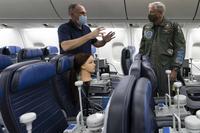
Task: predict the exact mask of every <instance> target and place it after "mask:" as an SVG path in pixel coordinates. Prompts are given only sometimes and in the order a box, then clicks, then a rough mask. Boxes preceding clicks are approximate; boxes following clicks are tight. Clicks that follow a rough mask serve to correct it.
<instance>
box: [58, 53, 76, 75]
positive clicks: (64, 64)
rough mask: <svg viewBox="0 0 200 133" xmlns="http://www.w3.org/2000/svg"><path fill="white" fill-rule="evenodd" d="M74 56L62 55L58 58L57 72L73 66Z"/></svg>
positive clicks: (59, 72)
mask: <svg viewBox="0 0 200 133" xmlns="http://www.w3.org/2000/svg"><path fill="white" fill-rule="evenodd" d="M73 63H74V56H62V57H61V58H59V59H58V63H57V73H58V74H61V73H63V72H66V71H68V70H69V69H71V68H72V67H73Z"/></svg>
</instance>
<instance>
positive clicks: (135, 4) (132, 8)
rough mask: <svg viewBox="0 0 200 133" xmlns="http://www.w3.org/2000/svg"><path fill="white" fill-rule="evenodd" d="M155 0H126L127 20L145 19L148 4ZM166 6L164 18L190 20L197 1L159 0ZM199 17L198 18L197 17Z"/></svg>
mask: <svg viewBox="0 0 200 133" xmlns="http://www.w3.org/2000/svg"><path fill="white" fill-rule="evenodd" d="M154 1H155V0H126V7H127V14H128V19H147V14H148V3H150V2H154ZM160 1H161V2H163V3H164V4H165V5H166V9H167V11H166V15H165V16H166V17H167V18H169V19H176V20H180V19H183V20H192V19H193V16H194V13H195V10H196V6H197V3H198V0H160ZM199 17H200V16H199Z"/></svg>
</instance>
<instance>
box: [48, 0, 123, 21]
mask: <svg viewBox="0 0 200 133" xmlns="http://www.w3.org/2000/svg"><path fill="white" fill-rule="evenodd" d="M52 2H53V4H54V6H55V9H56V10H57V12H58V13H59V14H60V16H61V17H62V18H63V19H69V16H68V6H69V5H70V4H72V3H81V4H83V5H84V6H85V8H86V10H87V15H88V19H95V20H96V19H97V20H101V19H102V20H104V19H109V20H112V19H126V14H125V9H124V1H123V0H52Z"/></svg>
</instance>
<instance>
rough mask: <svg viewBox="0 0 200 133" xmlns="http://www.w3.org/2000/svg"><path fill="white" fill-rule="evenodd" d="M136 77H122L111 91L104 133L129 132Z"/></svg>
mask: <svg viewBox="0 0 200 133" xmlns="http://www.w3.org/2000/svg"><path fill="white" fill-rule="evenodd" d="M135 83H136V78H135V76H133V75H129V76H126V77H124V78H123V79H122V80H121V81H120V83H119V84H118V86H117V88H115V90H114V91H113V94H112V98H111V100H110V107H109V110H108V117H107V123H106V124H107V125H106V129H105V130H106V133H130V129H131V125H130V116H131V114H130V112H131V111H130V110H131V106H132V105H131V102H132V100H131V99H132V96H133V92H134V87H135Z"/></svg>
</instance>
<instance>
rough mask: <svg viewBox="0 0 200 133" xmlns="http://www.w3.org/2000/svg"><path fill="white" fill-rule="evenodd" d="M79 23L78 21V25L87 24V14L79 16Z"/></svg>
mask: <svg viewBox="0 0 200 133" xmlns="http://www.w3.org/2000/svg"><path fill="white" fill-rule="evenodd" d="M79 23H80V25H86V24H87V16H84V15H81V16H79Z"/></svg>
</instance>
